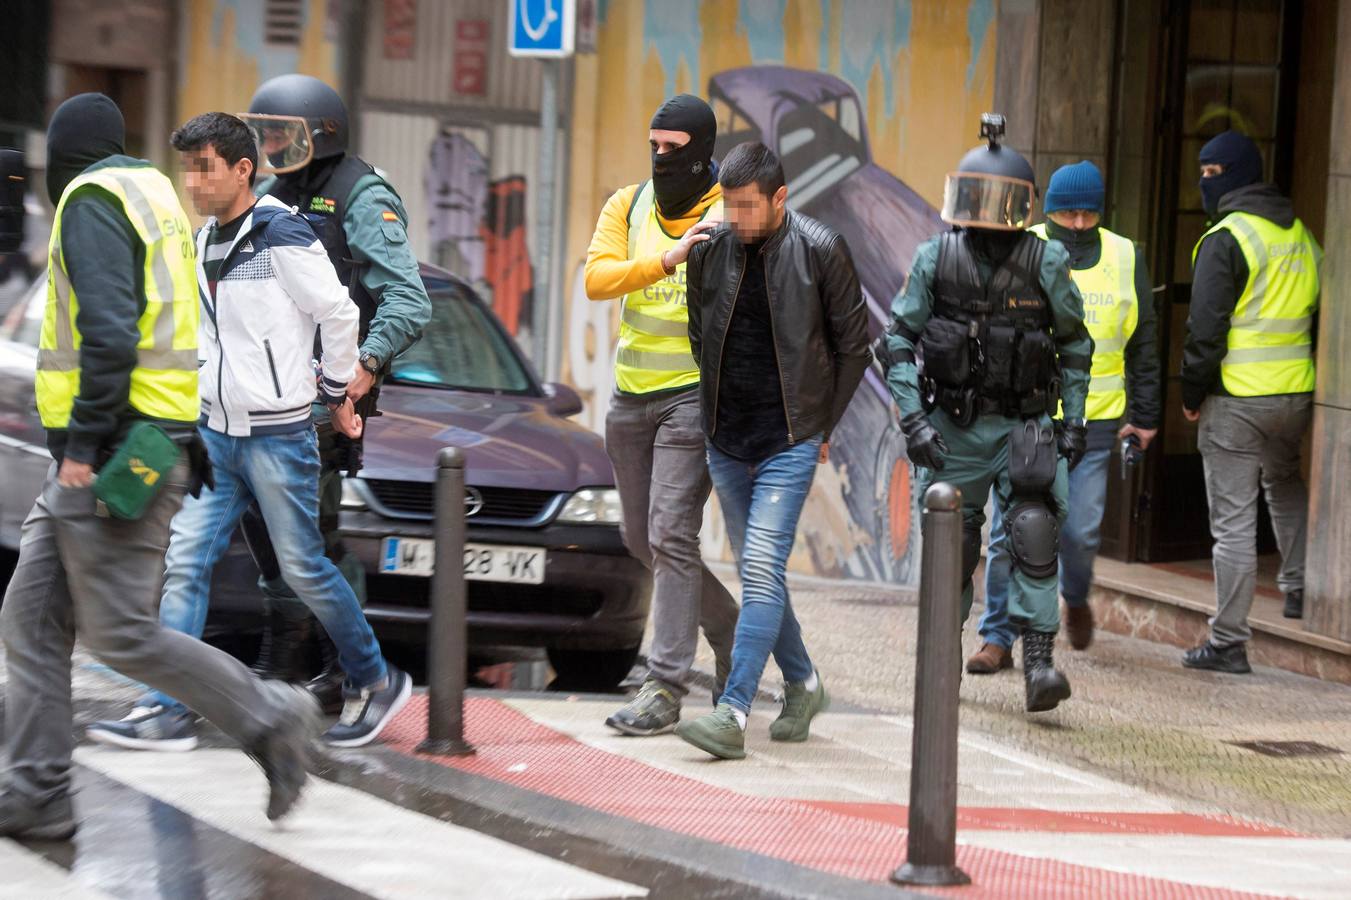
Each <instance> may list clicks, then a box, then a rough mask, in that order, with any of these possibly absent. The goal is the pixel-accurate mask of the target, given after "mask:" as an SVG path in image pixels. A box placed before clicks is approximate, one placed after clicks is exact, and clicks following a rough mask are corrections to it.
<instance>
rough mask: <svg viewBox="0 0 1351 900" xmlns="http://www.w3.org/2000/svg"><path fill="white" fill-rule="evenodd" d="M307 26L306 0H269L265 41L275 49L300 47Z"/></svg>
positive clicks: (265, 15)
mask: <svg viewBox="0 0 1351 900" xmlns="http://www.w3.org/2000/svg"><path fill="white" fill-rule="evenodd" d="M304 25H305V0H267V3H266V7H265V9H264V11H263V40H264V41H265V42H266V43H268V44H269V45H271V46H273V47H299V46H300V33H301V30H302V29H303V28H304Z"/></svg>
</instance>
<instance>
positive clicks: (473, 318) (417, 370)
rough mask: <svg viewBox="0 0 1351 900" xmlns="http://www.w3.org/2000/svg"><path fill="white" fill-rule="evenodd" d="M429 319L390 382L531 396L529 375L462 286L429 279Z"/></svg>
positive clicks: (397, 363)
mask: <svg viewBox="0 0 1351 900" xmlns="http://www.w3.org/2000/svg"><path fill="white" fill-rule="evenodd" d="M424 281H425V283H426V285H427V293H428V295H429V296H430V297H431V300H432V320H431V321H430V322H429V323H427V328H426V330H425V331H424V332H423V333H422V339H421V340H420V341H418V342H417V343H416V344H414V345H413V346H412V347H409V348H408V349H407V350H406V351H404V353H403V354H402V355H401V356H399V357H398V358H397V359H395V360H394V366H393V370H392V372H391V375H390V379H391V380H392V381H394V382H397V383H401V384H418V385H427V386H430V387H439V388H453V389H455V390H461V391H482V392H492V393H510V394H525V393H530V394H533V393H535V385H534V383H533V381H532V380H531V378H530V373H529V372H527V371H526V369H525V366H524V365H522V363H521V360H520V357H519V356H517V355H516V353H515V351H514V350H513V348H512V347H511V345H510V344H509V343H508V338H507V337H506V335H505V334H504V333H503V332H502V329H501V328H499V327H498V326H497V323H496V322H494V321H493V319H492V314H491V313H490V312H488V310H487V308H486V307H485V306H483V304H482V303H479V302H478V301H477V300H475V299H474V298H473V297H472V296H471V295H470V293H469V291H468V289H466V288H465V287H464V286H462V285H460V284H457V283H455V282H451V281H444V280H440V279H433V278H427V279H424Z"/></svg>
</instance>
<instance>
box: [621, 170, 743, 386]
mask: <svg viewBox="0 0 1351 900" xmlns="http://www.w3.org/2000/svg"><path fill="white" fill-rule="evenodd" d="M710 215H712V216H714V217H715V218H721V217H722V201H721V200H718V201H717V202H715V203H713V204H712V205H711V206H709V208H708V209H707V210H706V211H705V212H704V215H703V216H702V217H701V218H703V219H706V218H708V217H709V216H710ZM678 243H680V238H678V237H673V236H672V235H669V234H667V233H666V231H665V229H663V228H662V225H661V221H660V220H659V219H658V218H657V204H656V195H655V193H654V192H653V189H652V182H650V181H649V182H646V183H645V184H643V186H642V187H640V188H639V189H638V193H637V195H636V196H635V197H634V199H633V207H632V208H631V209H630V210H629V259H637V258H638V257H640V256H649V255H653V254H657V253H664V252H666V251H667V250H669V249H670V248H672V247H674V246H675V245H676V244H678ZM685 284H686V281H685V263H681V264H680V265H679V266H676V270H675V272H674V273H673V274H671V275H667V276H666V277H665V278H662V279H661V280H660V281H658V282H657V283H656V284H652V285H649V286H647V287H645V288H643V289H642V290H638V291H634V292H633V293H631V294H628V295H627V296H626V297H625V298H624V305H623V308H622V310H621V311H620V314H619V346H618V347H617V349H616V351H615V384H616V385H617V386H618V387H619V389H620V390H621V391H623V392H625V393H627V394H648V393H652V392H653V391H662V390H668V389H671V388H678V387H685V386H686V385H691V384H696V383H698V381H699V366H698V365H696V364H695V362H694V356H693V354H692V353H691V351H690V331H689V307H688V306H687V303H686V297H685Z"/></svg>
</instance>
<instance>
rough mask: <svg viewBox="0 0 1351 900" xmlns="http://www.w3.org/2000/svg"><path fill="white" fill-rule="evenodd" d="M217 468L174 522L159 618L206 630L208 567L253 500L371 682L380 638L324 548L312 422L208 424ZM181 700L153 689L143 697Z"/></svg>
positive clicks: (351, 669) (296, 578) (297, 577)
mask: <svg viewBox="0 0 1351 900" xmlns="http://www.w3.org/2000/svg"><path fill="white" fill-rule="evenodd" d="M201 434H202V440H203V441H204V442H205V443H206V448H207V452H208V453H209V454H210V456H211V464H212V467H213V469H214V471H215V477H216V487H215V490H211V491H207V490H203V491H202V495H201V496H200V497H196V498H193V497H188V498H186V499H185V500H184V503H183V508H182V510H180V511H179V513H178V515H176V516H174V519H173V522H172V524H171V526H170V528H171V536H170V539H169V552H168V554H167V555H166V556H165V567H166V571H165V574H164V594H163V599H162V600H161V601H160V622H161V624H163V625H164V626H165V627H168V628H172V629H174V630H175V631H182V632H184V633H186V634H190V635H192V636H194V637H201V635H202V629H203V628H204V627H205V625H206V612H207V606H208V605H209V602H210V590H211V571H212V569H214V568H215V565H216V563H217V562H218V561H219V560H220V558H221V555H222V554H223V553H224V552H225V549H226V547H228V546H229V544H230V535H231V534H233V533H234V530H235V527H236V526H237V525H238V524H239V519H240V517H241V516H243V515H244V511H245V510H246V509H248V508H249V504H250V503H252V502H253V501H254V500H257V501H258V507H259V509H260V510H261V511H262V513H263V519H264V520H265V521H266V522H267V526H268V531H269V533H270V534H271V535H272V543H273V547H274V548H275V550H276V552H277V560H278V562H279V564H280V565H281V571H282V576H283V577H284V578H285V579H286V583H287V584H289V585H290V586H291V587H292V588H293V589H294V590H295V592H296V594H297V595H299V597H300V599H301V600H302V601H303V602H304V603H305V605H306V606H308V607H309V608H310V609H311V610H313V611H314V614H315V616H316V618H318V619H319V622H320V623H321V624H322V625H323V626H324V630H325V631H327V632H328V635H329V637H330V638H332V639H333V643H334V645H335V646H336V647H337V648H338V659H339V662H341V664H342V667H343V671H344V672H346V673H347V678H348V682H349V684H351V686H352V687H356V688H367V687H372V686H373V685H376V684H379V683H380V682H381V681H383V680H384V678H385V659H384V657H383V656H382V655H381V653H380V645H379V644H378V643H377V642H376V639H375V634H374V632H372V631H371V626H370V624H369V623H368V622H367V621H366V616H365V615H364V614H363V613H362V611H361V605H360V604H359V603H358V602H357V597H356V594H355V593H354V592H353V591H352V586H351V585H349V584H348V583H347V581H346V579H344V578H343V577H342V574H341V573H340V572H339V571H338V567H337V566H335V565H334V564H333V562H332V561H331V560H330V559H329V558H328V557H327V556H325V555H324V539H323V537H321V536H320V534H319V445H318V441H317V438H316V437H315V432H314V429H313V428H307V429H305V430H304V431H298V432H294V433H291V434H277V435H258V436H253V437H229V436H227V435H224V434H219V433H217V432H214V431H211V430H209V429H206V428H203V429H202V432H201ZM151 704H162V705H166V706H171V705H176V701H174V700H172V699H171V698H168V697H165V696H163V695H152V696H151V697H150V698H148V699H147V700H146V701H142V705H151Z"/></svg>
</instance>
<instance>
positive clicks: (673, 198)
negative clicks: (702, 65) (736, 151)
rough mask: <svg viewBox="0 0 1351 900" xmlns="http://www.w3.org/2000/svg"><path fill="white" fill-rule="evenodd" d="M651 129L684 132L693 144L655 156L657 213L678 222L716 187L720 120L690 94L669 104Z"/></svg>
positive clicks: (673, 99) (654, 186)
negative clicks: (716, 157)
mask: <svg viewBox="0 0 1351 900" xmlns="http://www.w3.org/2000/svg"><path fill="white" fill-rule="evenodd" d="M648 127H649V128H653V129H659V130H663V131H683V132H685V133H686V134H688V135H689V136H690V141H689V143H688V144H686V145H685V146H683V147H680V148H678V149H676V150H672V151H671V152H670V153H661V154H658V153H657V152H656V151H653V153H652V189H653V191H654V192H655V193H656V195H657V210H658V211H659V212H660V213H661V214H662V215H663V216H665V217H666V218H668V219H678V218H680V217H681V216H683V215H685V214H686V213H687V212H689V211H690V210H692V209H694V207H695V206H696V205H698V203H699V200H700V199H701V198H702V197H703V196H704V194H707V193H708V190H709V188H711V187H713V181H714V178H715V176H714V174H713V144H714V142H715V141H716V140H717V138H718V120H717V118H716V117H715V116H714V115H713V110H712V108H711V107H710V106H709V105H708V104H707V103H705V102H704V101H702V100H700V99H699V98H698V97H695V96H692V95H690V94H677V95H676V96H674V97H672V98H671V99H670V100H667V101H666V102H665V103H663V104H662V105H661V108H660V109H658V110H657V113H656V115H654V116H653V117H652V124H651V125H649V126H648Z"/></svg>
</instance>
